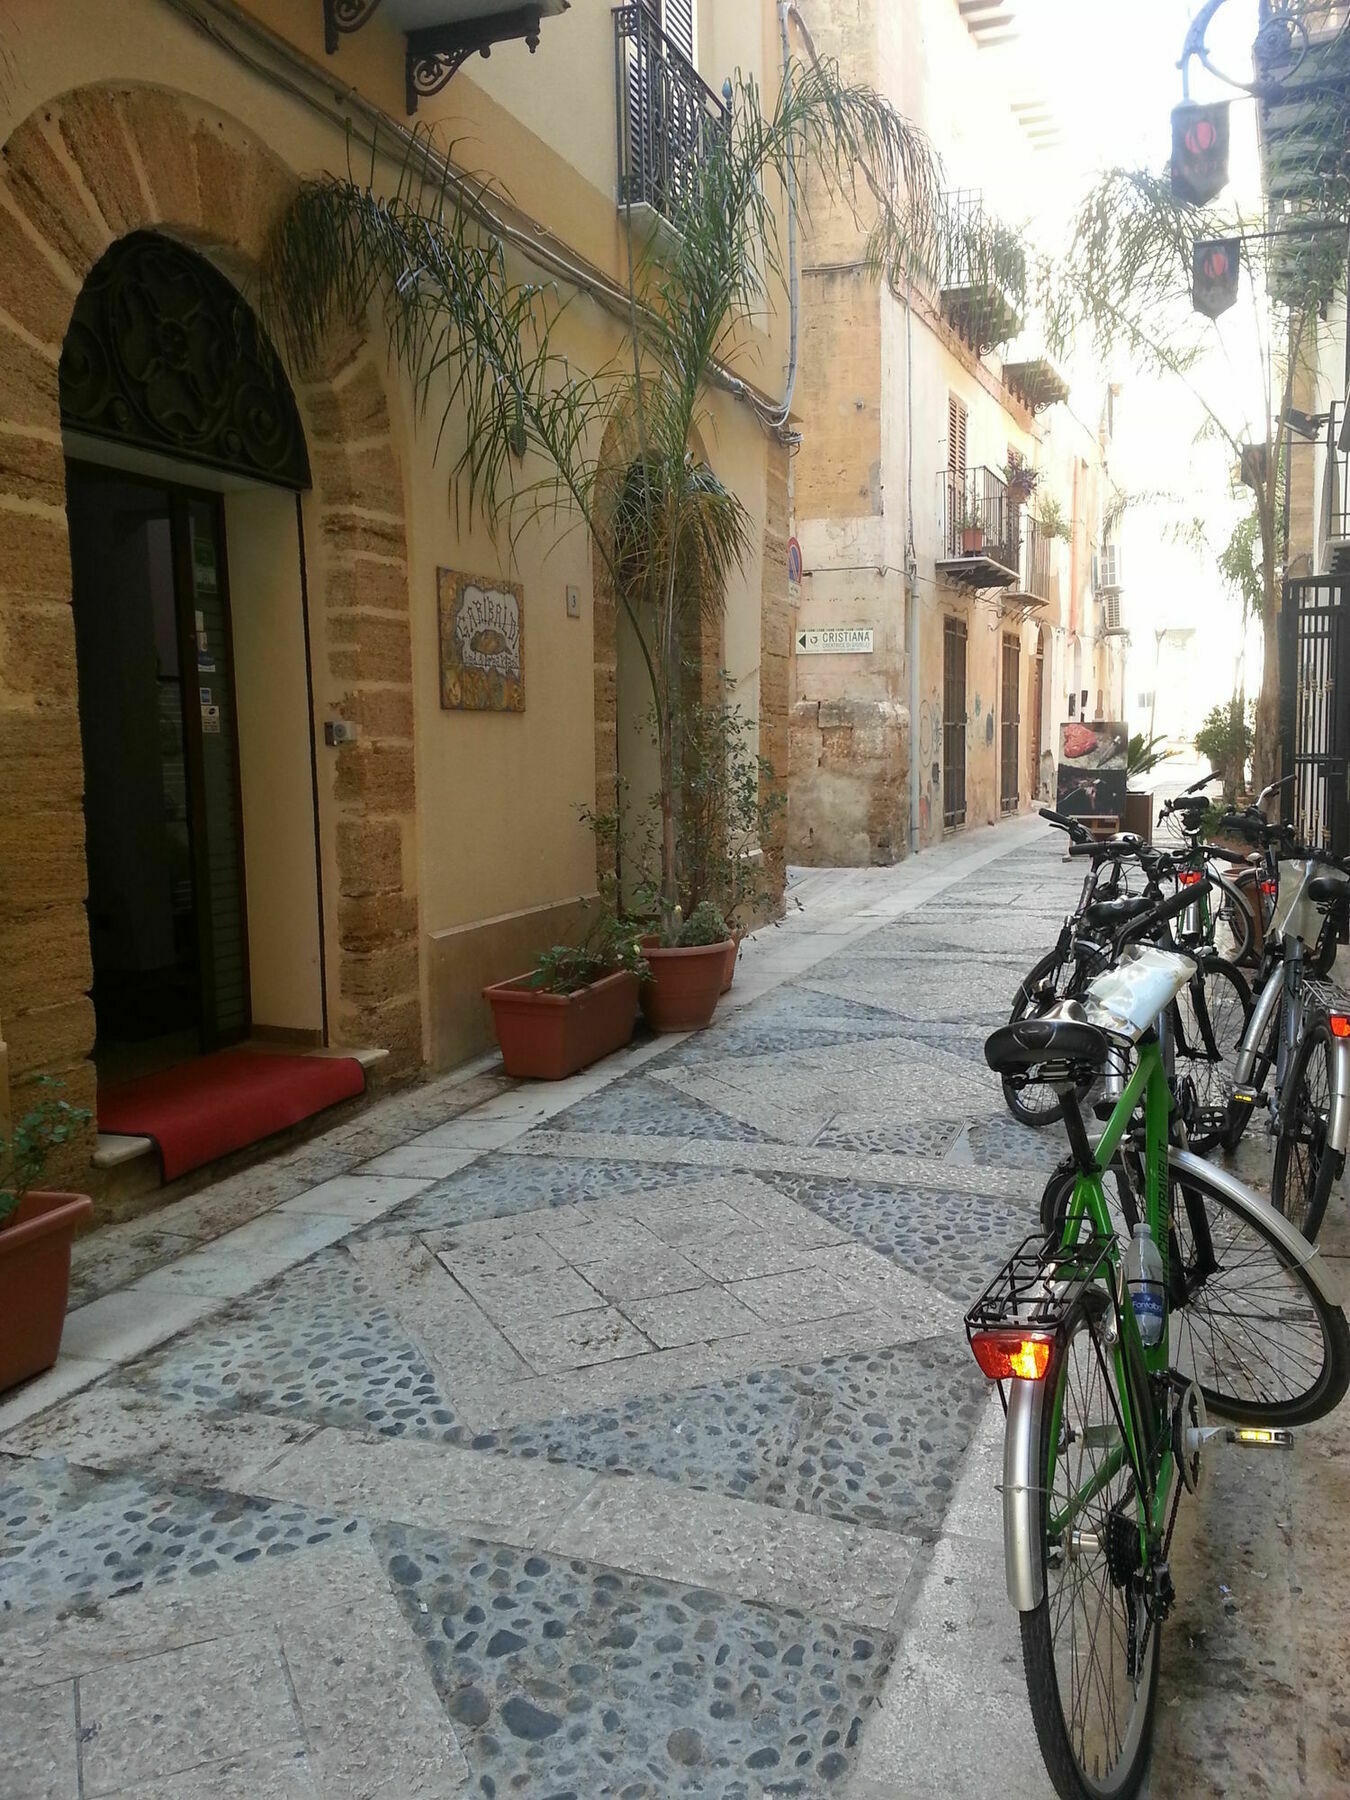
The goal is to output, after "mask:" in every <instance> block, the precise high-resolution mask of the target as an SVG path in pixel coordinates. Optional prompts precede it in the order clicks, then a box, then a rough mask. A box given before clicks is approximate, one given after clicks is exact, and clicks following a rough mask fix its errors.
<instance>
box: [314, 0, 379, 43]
mask: <svg viewBox="0 0 1350 1800" xmlns="http://www.w3.org/2000/svg"><path fill="white" fill-rule="evenodd" d="M380 6H381V0H323V47H324V49H325V50H326V51H327V52H328V54H329V55H330V56H332V55H334V54H335V53H336V51H337V47H338V38H339V37H340V36H345V35H347V34H348V33H350V32H353V31H360V29H361V27H362V26H363V25H368V24H369V23H370V21H371V20H372V19H373V18H374V17H375V14H376V13H377V12H378V11H379V10H380Z"/></svg>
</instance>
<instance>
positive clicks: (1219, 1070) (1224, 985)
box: [1174, 956, 1252, 1112]
mask: <svg viewBox="0 0 1350 1800" xmlns="http://www.w3.org/2000/svg"><path fill="white" fill-rule="evenodd" d="M1202 1007H1203V1017H1202V1015H1201V1008H1202ZM1176 1013H1177V1018H1176V1023H1178V1024H1179V1025H1180V1032H1179V1034H1178V1035H1177V1039H1176V1042H1175V1045H1174V1050H1175V1055H1176V1073H1177V1075H1178V1077H1181V1076H1183V1075H1189V1076H1190V1078H1191V1080H1192V1082H1193V1083H1194V1084H1195V1097H1196V1101H1197V1103H1198V1105H1199V1106H1200V1107H1201V1108H1202V1109H1204V1110H1206V1111H1215V1112H1217V1111H1221V1110H1225V1109H1226V1108H1227V1105H1228V1099H1229V1093H1230V1091H1231V1089H1232V1086H1233V1070H1234V1068H1235V1066H1236V1064H1237V1055H1238V1050H1239V1048H1240V1047H1241V1044H1242V1034H1243V1033H1244V1032H1245V1031H1246V1029H1247V1021H1248V1019H1249V1018H1250V1017H1251V1013H1252V995H1251V989H1250V988H1249V987H1248V986H1247V983H1246V980H1245V979H1244V977H1243V975H1242V974H1241V972H1240V971H1239V970H1237V969H1235V968H1234V967H1233V965H1232V963H1230V962H1225V961H1224V960H1223V958H1222V957H1218V956H1208V957H1205V958H1204V959H1203V960H1202V961H1201V962H1200V965H1199V968H1198V969H1197V971H1196V973H1195V975H1194V976H1193V977H1192V978H1191V981H1190V984H1189V986H1187V987H1185V988H1183V989H1182V991H1181V993H1180V994H1178V996H1177V999H1176ZM1206 1025H1208V1031H1206ZM1211 1038H1212V1044H1211Z"/></svg>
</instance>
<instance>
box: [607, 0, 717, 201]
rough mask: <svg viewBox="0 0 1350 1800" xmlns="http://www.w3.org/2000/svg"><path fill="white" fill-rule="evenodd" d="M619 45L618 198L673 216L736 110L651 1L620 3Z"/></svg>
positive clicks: (616, 23) (616, 41) (616, 11)
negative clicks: (707, 80) (655, 11)
mask: <svg viewBox="0 0 1350 1800" xmlns="http://www.w3.org/2000/svg"><path fill="white" fill-rule="evenodd" d="M614 52H615V100H616V109H617V115H618V125H619V204H620V206H625V207H626V206H629V205H632V206H647V207H651V208H652V209H653V211H655V212H657V213H659V214H661V216H662V217H663V218H667V219H668V218H670V217H672V216H673V214H674V213H675V212H676V211H677V210H678V207H679V204H680V202H681V200H682V199H684V198H685V197H686V196H687V195H688V193H689V191H690V188H691V186H692V183H693V180H694V178H695V176H696V174H697V171H698V169H699V166H700V164H701V163H702V162H703V161H704V159H705V158H706V157H707V155H708V152H709V150H710V149H711V147H712V145H713V144H714V143H715V142H716V139H717V137H718V135H719V134H720V133H722V132H725V131H726V130H727V129H728V127H729V125H730V122H731V113H730V110H729V109H728V107H727V106H726V105H725V103H724V102H723V101H722V100H720V99H719V98H718V96H717V95H716V94H714V93H713V91H712V89H711V88H710V87H708V86H707V84H706V83H705V82H704V81H703V79H702V77H701V76H700V75H699V72H698V70H697V69H696V68H695V67H694V65H693V63H691V62H690V60H689V58H688V57H687V56H686V55H685V54H684V52H683V50H681V49H680V47H679V45H678V44H676V43H675V42H674V41H673V40H672V39H671V38H669V37H667V36H666V34H665V32H664V31H662V29H661V27H660V26H659V25H658V24H657V22H656V20H655V19H654V18H653V17H652V15H651V13H650V12H649V11H648V10H647V8H646V7H645V6H642V5H632V6H619V7H616V8H615V9H614Z"/></svg>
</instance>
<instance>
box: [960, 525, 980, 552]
mask: <svg viewBox="0 0 1350 1800" xmlns="http://www.w3.org/2000/svg"><path fill="white" fill-rule="evenodd" d="M983 549H984V527H983V526H982V525H967V526H966V527H965V528H964V529H963V531H962V533H961V554H962V556H978V555H979V554H980V552H981V550H983Z"/></svg>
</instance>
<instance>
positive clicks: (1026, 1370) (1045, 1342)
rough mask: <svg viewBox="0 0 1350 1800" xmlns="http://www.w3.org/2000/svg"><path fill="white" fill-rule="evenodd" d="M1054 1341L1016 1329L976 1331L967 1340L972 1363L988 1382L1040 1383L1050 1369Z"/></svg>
mask: <svg viewBox="0 0 1350 1800" xmlns="http://www.w3.org/2000/svg"><path fill="white" fill-rule="evenodd" d="M1052 1346H1053V1339H1051V1338H1048V1337H1028V1336H1027V1334H1026V1333H1025V1332H1023V1331H1019V1330H1017V1329H1016V1328H1013V1329H1012V1330H999V1331H977V1332H975V1333H974V1334H973V1335H972V1337H971V1340H970V1347H971V1349H972V1350H973V1351H974V1352H975V1360H976V1362H977V1363H978V1364H979V1365H980V1368H981V1369H982V1370H983V1371H984V1373H985V1374H986V1375H987V1376H988V1377H989V1379H990V1381H1012V1380H1017V1381H1040V1380H1041V1379H1042V1378H1043V1377H1044V1375H1045V1371H1046V1370H1047V1369H1048V1368H1049V1366H1050V1351H1051V1348H1052Z"/></svg>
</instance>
